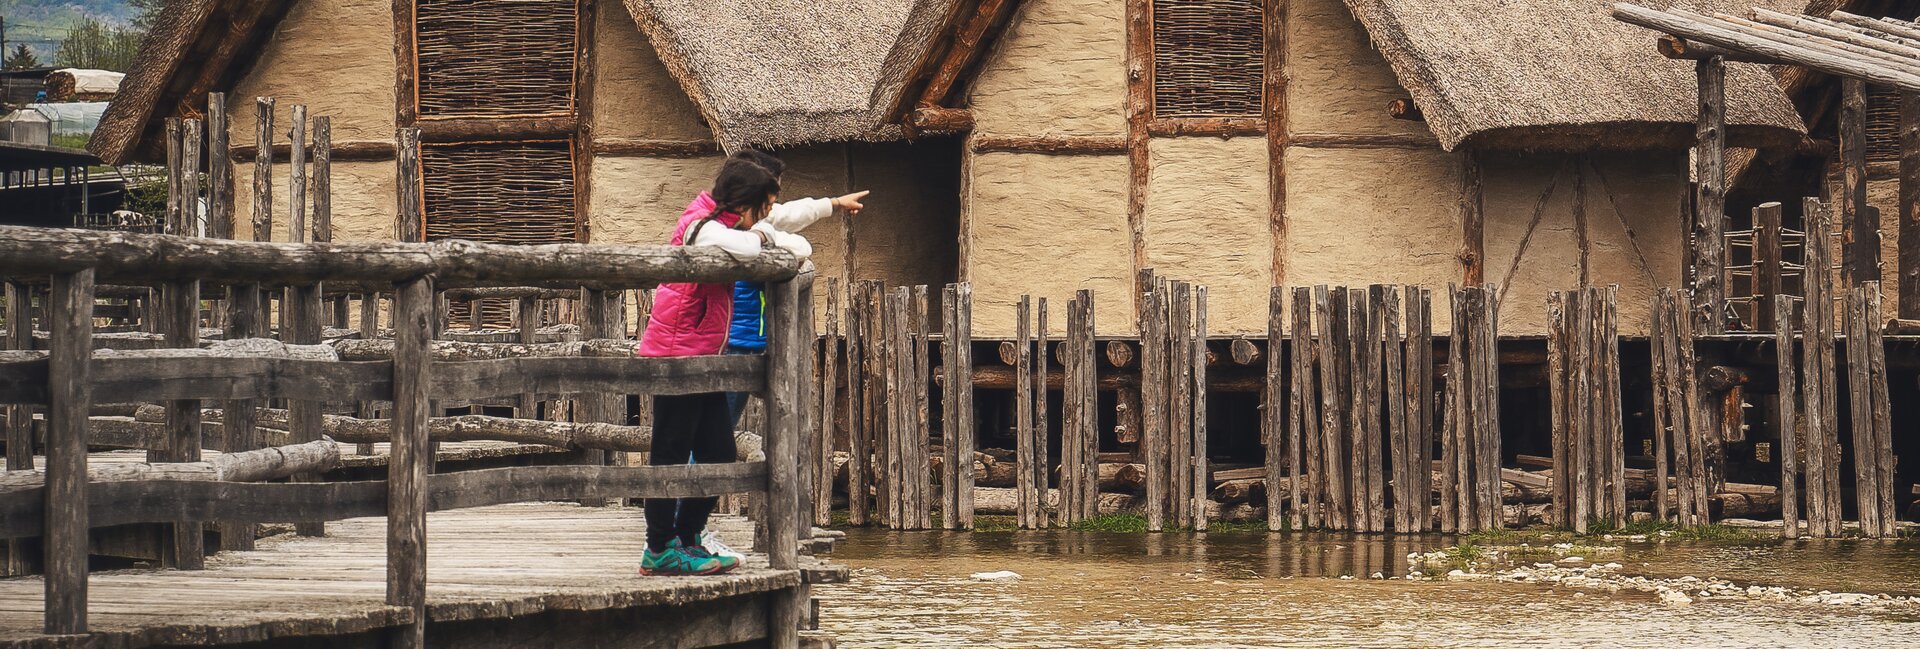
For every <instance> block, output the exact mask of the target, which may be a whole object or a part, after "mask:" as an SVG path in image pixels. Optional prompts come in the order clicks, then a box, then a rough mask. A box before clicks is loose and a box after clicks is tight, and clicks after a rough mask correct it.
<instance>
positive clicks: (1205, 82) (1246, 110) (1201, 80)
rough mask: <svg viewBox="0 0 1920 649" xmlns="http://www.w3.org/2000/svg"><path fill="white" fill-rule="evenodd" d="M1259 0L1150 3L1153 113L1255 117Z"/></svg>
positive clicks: (1260, 51)
mask: <svg viewBox="0 0 1920 649" xmlns="http://www.w3.org/2000/svg"><path fill="white" fill-rule="evenodd" d="M1262 4H1263V2H1262V0H1161V1H1159V2H1155V3H1153V114H1154V116H1155V117H1258V116H1260V100H1261V98H1262V96H1263V85H1262V83H1261V81H1262V77H1261V71H1262V68H1263V67H1264V65H1265V63H1266V55H1265V47H1264V44H1263V42H1264V41H1263V36H1264V33H1263V30H1262V26H1261V25H1262V21H1261V8H1262Z"/></svg>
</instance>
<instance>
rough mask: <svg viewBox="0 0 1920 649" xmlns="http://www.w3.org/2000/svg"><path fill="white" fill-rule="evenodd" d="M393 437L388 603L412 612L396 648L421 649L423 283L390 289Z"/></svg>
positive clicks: (427, 352) (426, 336)
mask: <svg viewBox="0 0 1920 649" xmlns="http://www.w3.org/2000/svg"><path fill="white" fill-rule="evenodd" d="M395 289H396V290H395V291H394V300H393V303H394V304H393V337H394V342H393V414H392V417H393V418H392V419H391V420H390V421H391V422H392V426H393V432H392V437H391V439H390V440H389V441H391V442H392V450H391V451H390V452H389V453H390V455H389V459H388V463H387V604H388V605H390V606H408V607H412V608H413V609H414V621H413V625H412V626H411V627H410V628H407V629H402V630H401V633H402V634H404V635H403V636H402V637H400V638H399V640H400V642H398V643H397V644H398V646H402V647H420V646H424V642H425V632H426V602H427V488H426V487H427V484H426V483H427V466H428V461H429V459H430V457H431V455H430V454H429V445H428V437H427V417H428V416H429V410H430V409H431V407H430V405H429V404H428V401H427V399H428V387H429V386H430V385H431V384H432V377H433V373H432V359H433V350H432V347H431V345H432V344H433V342H432V341H433V335H432V332H431V331H430V330H429V327H430V324H431V322H432V320H433V318H432V315H431V313H430V311H431V309H432V306H433V286H432V284H431V281H430V280H428V279H426V278H421V279H416V280H412V281H408V282H405V283H402V284H399V285H397V286H396V287H395Z"/></svg>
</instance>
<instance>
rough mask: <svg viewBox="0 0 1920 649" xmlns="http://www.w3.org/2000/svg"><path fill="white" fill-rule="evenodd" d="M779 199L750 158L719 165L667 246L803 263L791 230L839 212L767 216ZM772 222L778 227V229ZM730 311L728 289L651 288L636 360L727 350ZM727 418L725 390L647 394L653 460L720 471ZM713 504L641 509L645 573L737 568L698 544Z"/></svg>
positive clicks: (774, 175)
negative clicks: (786, 256) (774, 255)
mask: <svg viewBox="0 0 1920 649" xmlns="http://www.w3.org/2000/svg"><path fill="white" fill-rule="evenodd" d="M779 194H780V178H779V174H778V172H776V171H773V170H770V169H768V168H767V167H766V166H765V165H763V164H760V163H758V162H756V161H755V159H754V157H753V156H734V157H730V158H728V159H727V161H726V163H724V164H723V165H721V167H720V173H719V176H718V177H717V178H715V179H714V183H713V189H712V190H710V191H706V192H701V194H700V195H699V196H698V197H696V198H694V199H693V202H692V203H691V204H689V205H687V209H686V211H685V212H684V213H682V214H681V215H680V222H679V224H678V225H676V226H675V227H674V230H673V239H672V243H673V245H686V246H716V247H719V248H721V249H724V250H727V251H729V252H733V253H736V254H742V255H757V254H759V253H760V251H762V250H767V249H772V248H780V249H784V250H787V251H790V252H792V253H793V254H794V255H795V256H797V257H800V258H802V259H805V258H806V257H809V256H811V255H812V254H813V247H812V246H811V245H810V244H808V243H807V240H806V239H805V238H803V237H801V236H800V235H797V234H793V233H792V231H797V230H800V229H804V228H805V227H806V226H807V225H809V224H811V223H813V221H815V220H818V219H819V218H821V217H824V216H826V215H828V214H832V212H833V209H834V208H836V207H838V206H839V203H840V201H841V199H832V200H831V201H828V200H826V199H820V200H819V202H821V203H829V204H828V205H825V206H820V207H825V208H826V209H823V210H813V211H818V212H821V213H820V214H819V215H818V216H814V217H813V218H806V219H796V218H789V219H785V220H782V219H770V218H768V217H769V216H770V215H771V214H772V213H773V212H774V201H775V200H776V199H777V198H778V197H779ZM777 225H780V226H784V227H786V228H787V229H786V230H783V229H781V228H780V227H776V226H777ZM732 314H733V284H732V283H731V282H728V283H718V284H689V283H674V284H663V285H661V286H660V288H659V289H657V290H655V291H654V298H653V312H652V314H651V316H650V317H649V318H648V320H647V330H646V333H645V334H643V335H642V336H641V338H640V347H639V350H638V352H637V353H638V354H639V355H640V356H648V357H682V356H706V355H714V354H719V353H721V351H722V350H723V349H725V347H726V343H727V328H728V324H729V322H730V320H731V319H732ZM733 424H734V421H733V417H732V415H731V413H730V412H729V411H728V408H727V396H726V393H723V392H708V393H701V394H685V395H655V396H654V397H653V450H652V451H651V454H650V458H651V459H650V463H651V464H654V465H673V464H687V463H690V462H691V463H699V464H719V463H725V462H732V461H734V458H735V456H736V454H737V453H738V449H736V448H735V447H734V442H733ZM716 500H717V499H715V498H682V499H674V498H649V499H647V502H646V517H647V551H646V556H645V557H644V558H643V559H642V560H641V562H640V573H641V574H643V575H711V574H719V573H722V572H726V571H728V570H732V569H733V568H735V567H737V566H738V565H739V555H737V554H734V553H731V552H722V553H719V554H716V553H714V552H712V551H710V550H709V549H708V548H706V547H703V544H702V543H701V538H700V537H701V532H702V530H704V529H705V528H706V526H707V516H708V514H710V513H712V511H713V506H714V502H715V501H716Z"/></svg>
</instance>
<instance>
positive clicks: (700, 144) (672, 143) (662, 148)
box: [593, 137, 720, 158]
mask: <svg viewBox="0 0 1920 649" xmlns="http://www.w3.org/2000/svg"><path fill="white" fill-rule="evenodd" d="M719 153H720V145H719V143H717V142H714V141H713V140H660V139H651V138H630V137H596V138H594V139H593V154H594V155H595V156H608V157H622V156H636V157H649V158H697V157H700V156H708V155H718V154H719Z"/></svg>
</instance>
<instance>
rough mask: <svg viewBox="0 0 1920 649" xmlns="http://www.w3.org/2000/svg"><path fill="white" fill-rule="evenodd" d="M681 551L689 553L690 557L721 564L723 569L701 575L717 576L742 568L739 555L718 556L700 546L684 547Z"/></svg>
mask: <svg viewBox="0 0 1920 649" xmlns="http://www.w3.org/2000/svg"><path fill="white" fill-rule="evenodd" d="M680 550H681V551H682V552H685V553H687V555H688V556H692V557H695V558H698V559H701V560H712V561H718V562H720V565H721V568H720V569H719V570H716V571H713V572H706V573H700V574H705V575H717V574H720V573H723V572H727V571H729V570H732V569H734V568H738V567H740V556H739V555H737V554H716V553H714V552H713V551H712V550H708V549H707V548H705V547H702V546H698V545H696V546H693V547H690V548H688V547H683V548H680Z"/></svg>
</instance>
